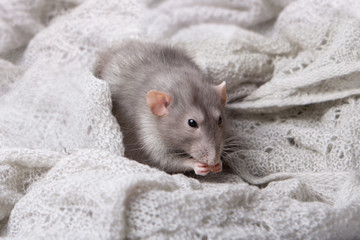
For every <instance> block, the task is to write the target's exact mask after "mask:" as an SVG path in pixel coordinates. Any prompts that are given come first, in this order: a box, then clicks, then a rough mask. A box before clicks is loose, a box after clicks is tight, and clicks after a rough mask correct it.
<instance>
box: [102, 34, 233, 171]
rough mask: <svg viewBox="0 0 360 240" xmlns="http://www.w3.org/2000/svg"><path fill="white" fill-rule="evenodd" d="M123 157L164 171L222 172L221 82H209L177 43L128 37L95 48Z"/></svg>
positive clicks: (223, 100) (223, 102)
mask: <svg viewBox="0 0 360 240" xmlns="http://www.w3.org/2000/svg"><path fill="white" fill-rule="evenodd" d="M95 76H96V77H98V78H100V79H103V80H105V81H106V82H107V83H108V84H109V86H110V90H111V98H112V104H113V106H112V107H113V109H112V110H113V114H114V116H115V117H116V119H117V121H118V123H119V125H120V128H121V130H122V133H123V142H124V146H125V156H126V157H128V158H130V159H134V160H137V161H139V162H141V163H145V164H148V165H150V166H153V167H157V168H159V169H162V170H164V171H166V172H169V173H178V172H185V171H191V170H193V171H194V172H195V174H197V175H207V174H208V173H209V172H214V173H216V172H220V171H222V162H221V159H220V156H221V153H222V149H223V145H224V135H225V124H226V118H225V114H224V107H225V105H226V83H225V81H224V82H222V83H221V84H219V85H213V84H210V83H209V81H207V80H206V77H205V75H204V74H203V73H202V71H201V70H200V68H199V67H198V66H197V65H196V63H195V62H194V61H193V60H192V59H191V57H189V55H188V54H187V53H186V51H185V50H184V49H182V48H179V47H175V46H170V45H166V44H158V43H142V42H139V41H128V42H126V43H123V44H120V45H117V46H113V47H111V48H110V49H107V50H105V51H104V52H102V53H100V55H99V59H98V62H97V64H96V67H95Z"/></svg>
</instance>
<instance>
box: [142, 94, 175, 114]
mask: <svg viewBox="0 0 360 240" xmlns="http://www.w3.org/2000/svg"><path fill="white" fill-rule="evenodd" d="M171 101H172V98H171V97H170V96H169V95H167V94H166V93H163V92H157V91H154V90H151V91H149V92H148V93H147V94H146V102H147V104H148V106H149V108H150V110H151V112H152V113H153V114H155V115H156V116H159V117H162V116H165V115H166V114H168V112H169V111H168V109H167V107H168V106H169V104H170V103H171Z"/></svg>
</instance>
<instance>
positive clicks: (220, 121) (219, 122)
mask: <svg viewBox="0 0 360 240" xmlns="http://www.w3.org/2000/svg"><path fill="white" fill-rule="evenodd" d="M221 123H222V117H221V116H220V117H219V120H218V125H219V126H220V125H221Z"/></svg>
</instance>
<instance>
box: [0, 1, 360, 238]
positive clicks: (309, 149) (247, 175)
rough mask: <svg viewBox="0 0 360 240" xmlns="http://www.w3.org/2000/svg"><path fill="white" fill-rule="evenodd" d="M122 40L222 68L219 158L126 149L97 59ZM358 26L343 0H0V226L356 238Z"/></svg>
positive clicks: (218, 74) (115, 234)
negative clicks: (176, 168)
mask: <svg viewBox="0 0 360 240" xmlns="http://www.w3.org/2000/svg"><path fill="white" fill-rule="evenodd" d="M127 39H138V40H141V41H155V42H169V43H171V44H174V45H180V46H182V47H184V48H186V49H187V50H188V51H189V52H190V53H191V54H192V55H193V57H194V59H195V61H196V62H197V63H198V64H199V66H200V67H201V68H202V69H203V71H204V73H205V74H207V75H208V76H210V77H212V78H213V79H214V81H215V83H220V82H221V81H223V80H226V81H227V89H228V97H229V99H228V100H229V101H228V110H229V118H230V121H229V122H230V124H229V134H230V135H231V138H232V139H230V140H229V141H228V146H227V147H226V152H225V155H224V164H226V165H227V166H228V169H225V170H224V171H223V172H222V173H217V174H209V175H207V176H205V177H200V176H192V175H190V176H188V175H184V174H173V175H170V174H167V173H165V172H163V171H160V170H157V169H154V168H150V167H149V166H146V165H143V164H140V163H138V162H136V161H133V160H130V159H127V158H125V157H124V156H123V155H124V154H123V153H124V146H123V144H122V135H121V128H120V127H119V125H118V124H117V122H116V119H115V118H114V117H113V115H112V114H111V98H110V91H109V87H108V85H107V84H106V83H105V82H104V81H102V80H100V79H97V78H96V77H94V75H93V68H94V63H95V62H96V57H97V54H98V52H99V51H100V50H102V49H104V48H106V47H108V46H111V45H113V44H117V43H120V42H122V41H124V40H127ZM359 39H360V3H359V1H355V0H353V1H351V0H333V1H327V0H248V1H233V0H197V1H193V0H183V1H175V0H174V1H171V0H163V1H160V0H141V1H131V0H122V1H116V0H104V1H95V0H52V1H48V0H37V1H28V0H2V1H1V2H0V236H1V237H4V238H5V239H14V238H15V239H355V238H359V236H360V171H359V169H360V160H359V159H360V124H359V123H360V99H359V94H360V40H359Z"/></svg>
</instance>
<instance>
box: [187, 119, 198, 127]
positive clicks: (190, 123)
mask: <svg viewBox="0 0 360 240" xmlns="http://www.w3.org/2000/svg"><path fill="white" fill-rule="evenodd" d="M188 124H189V126H190V127H193V128H197V127H198V125H197V123H196V121H195V120H194V119H189V120H188Z"/></svg>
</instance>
